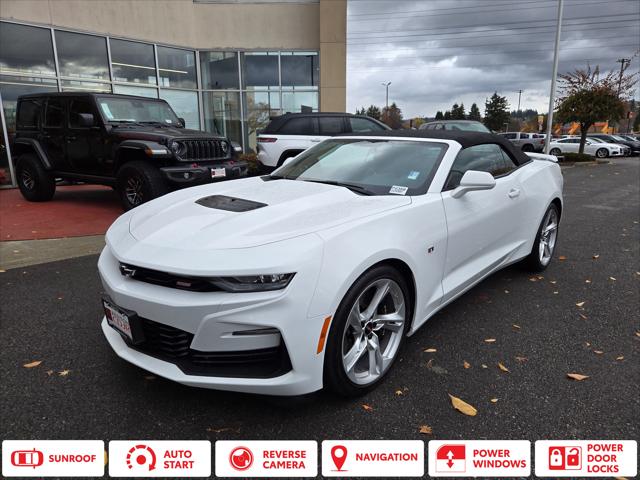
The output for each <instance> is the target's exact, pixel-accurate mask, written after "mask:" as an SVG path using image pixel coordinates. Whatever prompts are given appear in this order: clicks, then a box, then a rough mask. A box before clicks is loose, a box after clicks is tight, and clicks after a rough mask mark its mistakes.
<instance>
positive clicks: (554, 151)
mask: <svg viewBox="0 0 640 480" xmlns="http://www.w3.org/2000/svg"><path fill="white" fill-rule="evenodd" d="M560 154H562V152H561V151H560V149H559V148H552V149H551V150H550V151H549V155H555V156H556V157H557V156H558V155H560Z"/></svg>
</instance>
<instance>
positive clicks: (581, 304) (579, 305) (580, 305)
mask: <svg viewBox="0 0 640 480" xmlns="http://www.w3.org/2000/svg"><path fill="white" fill-rule="evenodd" d="M584 304H585V302H578V303H576V307H578V308H582V306H583V305H584Z"/></svg>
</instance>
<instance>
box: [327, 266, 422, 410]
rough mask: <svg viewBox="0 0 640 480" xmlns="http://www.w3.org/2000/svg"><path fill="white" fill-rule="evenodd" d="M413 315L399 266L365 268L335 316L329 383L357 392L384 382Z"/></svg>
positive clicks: (345, 393) (347, 392)
mask: <svg viewBox="0 0 640 480" xmlns="http://www.w3.org/2000/svg"><path fill="white" fill-rule="evenodd" d="M387 287H388V288H387ZM384 292H387V293H384ZM378 295H379V301H377V302H376V301H375V299H376V297H377V296H378ZM365 317H366V318H365ZM412 318H413V305H412V300H411V296H410V294H409V288H408V286H407V282H406V281H405V279H404V277H403V276H402V275H401V274H400V273H399V272H398V271H397V270H396V269H395V268H393V267H391V266H389V265H380V266H378V267H374V268H372V269H370V270H368V271H367V272H365V273H364V274H363V275H362V276H361V277H360V278H358V280H356V281H355V283H354V284H353V285H352V286H351V288H350V289H349V290H348V291H347V293H346V295H345V296H344V298H343V299H342V302H340V306H339V307H338V309H337V311H336V314H335V316H334V317H333V321H332V323H331V330H330V331H329V337H328V338H327V346H326V351H325V357H324V385H325V387H327V388H328V389H330V390H332V391H333V392H335V393H337V394H339V395H342V396H345V397H356V396H360V395H363V394H365V393H367V392H369V391H370V390H372V389H374V388H375V387H376V386H378V385H379V384H380V383H381V382H382V381H383V380H384V378H385V377H386V375H387V373H388V372H389V371H390V370H391V367H392V366H393V363H394V362H395V360H396V359H397V358H398V357H399V356H400V351H401V348H402V345H403V343H404V339H405V336H406V332H407V329H408V328H409V324H410V323H411V319H412Z"/></svg>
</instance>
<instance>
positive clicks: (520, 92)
mask: <svg viewBox="0 0 640 480" xmlns="http://www.w3.org/2000/svg"><path fill="white" fill-rule="evenodd" d="M521 96H522V90H518V110H517V111H516V112H517V114H518V115H519V114H520V97H521Z"/></svg>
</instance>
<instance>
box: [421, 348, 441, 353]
mask: <svg viewBox="0 0 640 480" xmlns="http://www.w3.org/2000/svg"><path fill="white" fill-rule="evenodd" d="M423 351H424V353H435V352H437V351H438V350H436V349H435V348H427V349H426V350H423Z"/></svg>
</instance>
